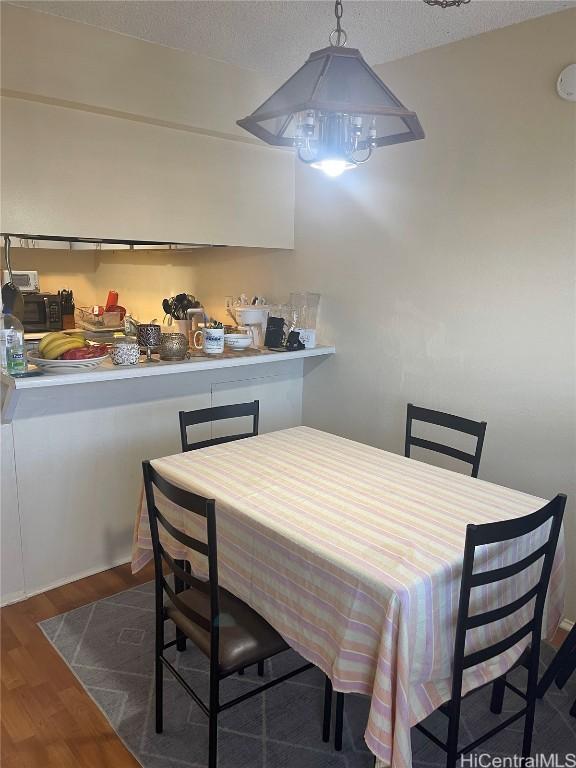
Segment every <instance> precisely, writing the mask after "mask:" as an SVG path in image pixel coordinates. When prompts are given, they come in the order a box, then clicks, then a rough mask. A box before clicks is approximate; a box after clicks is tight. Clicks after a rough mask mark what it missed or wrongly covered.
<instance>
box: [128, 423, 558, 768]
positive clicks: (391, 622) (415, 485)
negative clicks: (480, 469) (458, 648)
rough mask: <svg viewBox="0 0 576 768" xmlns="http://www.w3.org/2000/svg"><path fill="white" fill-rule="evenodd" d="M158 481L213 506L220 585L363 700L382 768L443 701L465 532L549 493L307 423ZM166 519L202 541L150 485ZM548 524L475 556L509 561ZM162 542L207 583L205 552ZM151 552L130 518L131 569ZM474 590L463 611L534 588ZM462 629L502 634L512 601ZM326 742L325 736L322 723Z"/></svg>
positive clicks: (164, 466) (163, 467) (176, 464)
mask: <svg viewBox="0 0 576 768" xmlns="http://www.w3.org/2000/svg"><path fill="white" fill-rule="evenodd" d="M151 463H152V466H153V467H154V468H155V469H156V470H157V471H158V472H159V473H160V474H161V475H162V476H163V477H164V478H166V479H167V480H169V481H170V482H172V483H174V484H175V485H177V486H179V487H182V488H184V489H187V490H190V491H193V492H194V493H197V494H200V495H202V496H205V497H207V498H211V499H214V500H215V503H216V524H217V541H218V568H219V581H220V584H221V585H222V586H223V587H225V588H226V589H228V590H229V591H231V592H232V593H233V594H235V595H236V596H237V597H239V598H241V599H242V600H244V601H245V602H246V603H248V604H249V605H250V606H251V607H252V608H253V609H254V610H256V611H257V612H258V613H259V614H260V615H261V616H263V617H264V618H265V619H266V620H267V621H268V622H269V623H270V624H271V625H272V626H273V627H274V628H275V629H276V630H277V631H278V632H279V633H280V634H281V635H282V636H283V637H284V639H285V640H286V642H287V643H288V644H289V645H290V646H291V647H292V648H293V649H295V650H296V651H297V652H298V653H299V654H301V655H302V656H303V657H304V658H305V659H307V660H308V661H310V662H312V663H314V664H315V665H316V666H317V667H319V668H320V669H321V670H322V671H323V672H324V673H325V674H326V675H327V676H328V677H329V678H330V680H331V681H332V685H333V687H334V689H335V690H336V691H340V692H345V693H346V692H355V693H360V694H364V695H366V696H368V697H369V698H370V708H369V715H368V720H367V723H366V729H365V732H364V739H365V741H366V744H367V746H368V748H369V749H370V750H371V751H372V752H373V753H374V755H375V756H376V765H377V766H392V767H393V768H409V767H410V766H411V764H412V752H411V741H410V729H411V728H412V726H414V725H415V724H416V723H418V722H420V721H421V720H423V719H424V718H426V717H427V716H428V715H430V714H431V713H432V712H433V711H434V710H436V709H438V707H439V706H440V705H441V704H442V703H444V702H446V701H448V700H449V699H450V688H451V674H452V658H453V652H454V635H455V628H456V619H457V613H458V597H459V591H460V579H461V574H462V565H463V553H464V542H465V536H466V526H467V525H468V524H470V523H475V524H481V523H488V522H494V521H499V520H507V519H511V518H515V517H519V516H522V515H526V514H528V513H531V512H534V511H536V510H537V509H539V508H540V507H542V506H543V505H544V504H545V503H546V500H545V499H542V498H538V497H535V496H532V495H529V494H527V493H523V492H521V491H517V490H512V489H510V488H507V487H504V486H501V485H496V484H494V483H490V482H486V481H484V480H481V479H478V478H472V477H470V476H468V475H464V474H461V473H458V472H453V471H449V470H447V469H443V468H440V467H436V466H433V465H431V464H427V463H424V462H421V461H417V460H415V459H412V458H406V457H404V456H400V455H397V454H395V453H391V452H388V451H384V450H382V449H379V448H376V447H373V446H370V445H365V444H363V443H360V442H355V441H353V440H350V439H346V438H344V437H340V436H338V435H334V434H330V433H328V432H323V431H320V430H317V429H312V428H310V427H306V426H299V427H293V428H290V429H283V430H279V431H276V432H269V433H266V434H261V435H257V436H255V437H249V438H246V439H243V440H238V441H235V442H229V443H222V444H219V445H215V446H211V447H208V448H204V449H201V450H196V451H190V452H187V453H179V454H176V455H173V456H166V457H163V458H158V459H155V460H153V461H152V462H151ZM156 503H157V505H158V507H159V508H160V510H161V511H162V512H163V514H164V515H166V516H167V517H168V519H169V520H170V521H171V522H172V523H173V525H175V526H176V527H178V528H180V529H181V530H183V531H185V532H186V533H188V534H189V535H192V536H196V537H198V536H199V533H198V527H197V526H198V524H199V523H198V519H197V516H195V515H192V514H190V513H187V512H186V511H185V510H183V509H182V508H180V507H177V506H176V505H174V504H172V503H171V502H169V501H168V500H167V499H165V498H163V497H162V496H161V495H160V494H159V493H156ZM545 535H546V531H543V530H542V529H538V530H537V531H535V532H533V533H532V534H529V535H528V536H524V537H521V538H520V539H515V540H512V541H510V542H507V543H505V544H497V545H496V544H494V545H489V546H485V547H483V548H481V549H480V550H478V551H477V559H476V563H475V568H476V569H477V570H483V569H491V568H497V567H503V566H505V565H507V564H509V563H510V562H514V561H516V560H518V559H520V558H522V557H524V556H526V555H527V554H529V553H530V552H531V551H532V550H533V549H535V548H536V547H537V546H539V545H540V543H542V542H543V540H544V539H543V538H542V537H545ZM164 544H165V546H166V547H167V549H168V550H169V551H170V553H171V555H172V556H173V557H174V558H177V559H183V560H188V561H189V562H190V563H191V566H192V569H193V571H194V572H195V573H196V574H197V575H199V576H201V577H203V578H206V577H207V576H206V562H205V559H204V558H202V557H201V556H199V555H198V554H197V553H196V552H192V551H188V550H185V549H183V548H182V547H181V546H180V545H178V544H177V543H176V542H175V541H174V540H172V539H170V540H168V539H167V540H165V541H164ZM151 558H152V541H151V536H150V528H149V523H148V517H147V510H146V506H145V502H144V500H142V502H141V504H140V506H139V509H138V513H137V519H136V525H135V532H134V547H133V556H132V570H133V571H134V572H136V571H138V570H140V569H141V568H142V567H143V566H144V565H145V564H146V563H147V562H148V561H149V560H150V559H151ZM538 567H539V566H538V562H537V563H535V564H534V566H532V567H531V568H530V569H528V570H527V571H525V572H524V573H523V574H520V575H519V576H518V577H517V578H515V579H507V580H505V581H504V582H499V583H498V584H491V585H485V586H484V587H480V588H476V589H475V590H473V594H472V599H471V606H470V612H471V613H475V612H481V611H487V610H491V609H493V608H496V607H500V606H501V605H503V604H506V603H509V602H511V601H512V600H513V599H515V598H516V597H519V596H521V595H522V594H524V593H525V592H526V591H528V588H529V587H530V586H531V585H532V583H533V582H532V583H528V581H527V580H529V579H530V576H532V578H534V574H535V570H534V569H537V568H538ZM563 601H564V541H563V534H561V537H560V540H559V543H558V548H557V553H556V558H555V561H554V566H553V570H552V575H551V581H550V587H549V591H548V597H547V601H546V609H545V616H544V632H545V635H546V636H552V635H553V633H554V632H555V630H556V629H557V627H558V624H559V622H560V619H561V617H562V611H563ZM531 605H532V603H529V604H527V606H524V608H523V609H522V610H521V611H518V612H517V613H516V614H512V615H511V616H508V617H506V619H504V620H502V621H499V622H493V623H492V624H490V625H488V626H485V627H479V628H477V629H475V630H473V631H472V632H470V633H469V636H468V638H467V646H466V648H467V652H473V651H474V649H477V648H479V647H483V646H486V645H488V644H492V643H493V642H496V641H497V640H498V639H501V638H502V637H505V636H508V635H510V634H512V632H513V631H514V628H515V627H516V628H518V627H520V626H522V624H523V623H525V620H526V619H525V615H522V611H527V610H529V609H530V607H531ZM528 639H529V638H524V639H523V640H522V641H520V642H519V643H517V644H516V645H514V646H513V647H512V648H510V649H508V651H506V652H505V653H503V654H501V655H500V656H499V657H497V658H496V659H491V660H489V661H487V662H484V663H483V664H479V665H477V666H476V667H472V668H471V669H469V670H467V672H466V673H465V675H464V680H463V692H464V693H466V692H468V691H471V690H473V689H475V688H478V687H480V686H482V685H484V684H486V683H488V682H490V681H491V680H493V679H495V678H496V677H498V676H500V675H502V674H504V673H505V672H506V671H508V670H509V669H510V668H511V667H512V666H513V665H514V664H515V662H516V661H517V660H518V659H519V657H520V655H521V653H522V651H523V650H524V648H525V647H526V644H527V642H528ZM319 738H320V733H319Z"/></svg>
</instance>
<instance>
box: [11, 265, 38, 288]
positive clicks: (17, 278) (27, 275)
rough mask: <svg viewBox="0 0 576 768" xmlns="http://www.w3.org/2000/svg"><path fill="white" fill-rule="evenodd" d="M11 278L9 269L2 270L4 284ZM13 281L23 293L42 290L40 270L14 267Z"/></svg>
mask: <svg viewBox="0 0 576 768" xmlns="http://www.w3.org/2000/svg"><path fill="white" fill-rule="evenodd" d="M9 280H10V274H9V272H8V270H7V269H4V270H2V285H5V284H6V283H7V282H9ZM12 282H13V283H14V285H15V286H16V287H17V288H19V289H20V290H21V291H22V293H38V291H39V290H40V283H39V281H38V272H37V271H36V270H34V269H26V270H23V269H13V270H12Z"/></svg>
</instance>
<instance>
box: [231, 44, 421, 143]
mask: <svg viewBox="0 0 576 768" xmlns="http://www.w3.org/2000/svg"><path fill="white" fill-rule="evenodd" d="M312 112H313V113H314V114H316V115H327V114H334V113H336V114H340V115H352V116H354V117H355V118H360V119H361V120H362V121H363V122H364V124H368V123H369V124H370V125H371V127H372V137H371V140H370V142H368V141H367V140H365V141H363V142H361V143H360V144H359V145H358V148H359V149H360V148H362V147H363V146H366V147H367V146H372V147H376V146H377V147H383V146H386V145H388V144H399V143H401V142H404V141H414V140H415V139H423V138H424V131H423V130H422V126H421V125H420V121H419V120H418V117H417V116H416V113H415V112H412V111H410V110H409V109H406V107H405V106H404V105H403V104H402V103H401V102H400V101H399V100H398V99H397V98H396V97H395V96H394V94H393V93H392V92H391V91H390V89H389V88H388V87H387V86H386V85H385V84H384V83H383V82H382V80H381V79H380V78H379V77H378V75H377V74H376V73H375V72H374V71H373V70H372V69H371V68H370V67H369V66H368V64H367V63H366V62H365V61H364V58H363V57H362V54H361V53H360V51H359V50H358V49H357V48H344V47H342V46H329V47H328V48H322V49H321V50H319V51H314V52H313V53H311V54H310V56H309V58H308V60H307V61H306V63H305V64H304V65H303V66H302V67H300V69H299V70H298V71H297V72H295V73H294V74H293V75H292V77H291V78H290V79H289V80H287V81H286V82H285V83H284V85H282V86H281V87H280V88H279V89H278V90H277V91H276V92H275V93H274V94H273V95H272V96H271V97H270V98H269V99H267V100H266V101H265V102H264V103H263V104H261V105H260V106H259V107H258V109H256V110H255V111H254V112H253V113H252V114H251V115H249V116H248V117H245V118H244V119H242V120H238V123H237V124H238V125H239V126H241V127H242V128H245V129H246V130H247V131H249V132H250V133H252V134H253V135H254V136H258V138H260V139H262V140H263V141H265V142H267V143H268V144H274V145H276V146H284V147H293V146H295V145H296V144H297V141H298V136H299V133H298V131H299V126H301V124H302V121H303V119H304V116H305V115H307V114H310V113H312ZM374 129H375V130H374Z"/></svg>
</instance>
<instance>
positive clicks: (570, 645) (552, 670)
mask: <svg viewBox="0 0 576 768" xmlns="http://www.w3.org/2000/svg"><path fill="white" fill-rule="evenodd" d="M575 653H576V626H574V627H572V629H571V630H570V634H569V635H568V637H567V638H566V639H565V640H564V642H563V643H562V645H561V646H560V648H559V649H558V651H557V652H556V656H554V658H553V659H552V661H551V662H550V664H549V666H548V669H547V670H546V672H544V674H543V675H542V677H541V679H540V682H539V683H538V693H537V696H538V698H539V699H541V698H542V697H543V696H544V694H545V693H546V691H547V690H548V688H550V686H551V685H552V682H553V681H554V679H556V684H557V685H558V687H559V688H561V687H562V685H561V684H560V682H559V681H558V679H557V678H558V676H559V674H560V673H561V670H562V669H563V667H564V666H565V664H566V663H567V662H568V661H569V659H570V656H571V655H572V654H575Z"/></svg>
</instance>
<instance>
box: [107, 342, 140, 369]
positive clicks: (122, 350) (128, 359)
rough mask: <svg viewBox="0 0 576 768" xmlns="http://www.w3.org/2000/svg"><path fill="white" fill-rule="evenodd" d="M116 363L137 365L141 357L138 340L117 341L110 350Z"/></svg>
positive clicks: (111, 356)
mask: <svg viewBox="0 0 576 768" xmlns="http://www.w3.org/2000/svg"><path fill="white" fill-rule="evenodd" d="M110 358H111V360H112V362H113V363H114V365H136V363H137V362H138V360H139V359H140V347H139V345H138V343H137V342H136V341H117V342H116V343H115V344H114V346H113V347H112V349H111V350H110Z"/></svg>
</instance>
